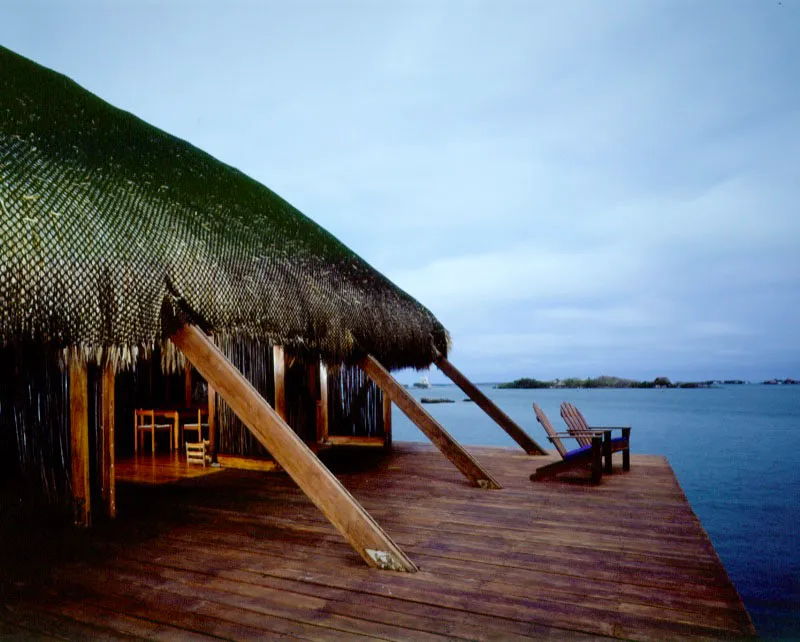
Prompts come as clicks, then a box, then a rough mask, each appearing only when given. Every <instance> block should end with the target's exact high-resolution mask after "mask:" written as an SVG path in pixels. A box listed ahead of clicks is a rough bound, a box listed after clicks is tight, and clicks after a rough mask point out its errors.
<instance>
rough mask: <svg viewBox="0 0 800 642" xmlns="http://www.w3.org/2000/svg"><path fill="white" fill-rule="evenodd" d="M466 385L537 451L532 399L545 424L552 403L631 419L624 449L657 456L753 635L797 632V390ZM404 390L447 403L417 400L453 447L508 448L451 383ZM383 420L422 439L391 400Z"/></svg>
mask: <svg viewBox="0 0 800 642" xmlns="http://www.w3.org/2000/svg"><path fill="white" fill-rule="evenodd" d="M478 387H479V388H480V389H481V391H482V392H483V393H484V394H486V395H487V396H488V397H489V398H490V399H491V400H492V401H494V402H495V403H496V404H497V405H498V406H499V407H500V408H502V409H503V410H504V411H505V412H506V414H508V415H509V416H510V417H511V418H512V419H514V421H516V422H517V423H518V424H519V425H520V426H521V427H522V428H524V429H525V430H526V431H527V432H528V434H529V435H531V437H533V438H534V439H535V440H536V441H538V442H539V443H540V444H541V445H542V446H544V447H545V448H548V449H549V448H552V445H551V444H549V442H547V439H546V436H545V433H544V429H543V428H542V427H541V426H540V425H539V424H538V423H537V422H536V418H535V416H534V414H533V408H532V403H533V402H534V401H535V402H537V403H538V404H539V405H540V406H541V407H542V409H543V410H544V411H545V413H546V414H547V415H548V417H550V420H551V421H552V422H553V424H554V425H556V426H558V425H560V424H562V420H561V416H560V414H559V406H560V404H561V402H562V401H571V402H573V403H575V405H576V406H578V408H579V409H580V410H581V412H582V413H583V414H584V416H585V417H586V419H587V421H588V422H589V423H590V424H591V425H599V426H602V425H606V426H620V425H629V426H632V428H633V430H632V432H631V450H632V452H633V453H646V454H659V455H666V456H667V457H668V458H669V462H670V464H671V465H672V468H673V470H674V471H675V474H676V475H677V477H678V481H679V482H680V485H681V487H682V488H683V490H684V492H685V493H686V496H687V498H688V499H689V502H690V503H691V505H692V508H693V509H694V511H695V513H696V514H697V516H698V517H699V518H700V520H701V522H702V523H703V526H704V528H705V530H706V532H707V533H708V535H709V537H710V538H711V541H712V542H713V544H714V548H715V549H716V551H717V553H718V554H719V556H720V558H721V559H722V562H723V564H724V565H725V568H726V569H727V571H728V575H729V576H730V578H731V579H732V580H733V582H734V584H735V585H736V588H737V590H738V591H739V594H740V595H741V597H742V599H743V600H744V603H745V605H746V607H747V610H748V611H749V613H750V616H751V617H752V619H753V622H754V624H755V626H756V628H757V630H758V632H759V634H760V635H761V636H762V637H763V638H765V639H800V386H798V385H763V384H746V385H729V386H719V387H714V388H701V389H563V388H562V389H552V390H551V389H546V390H503V389H497V388H495V387H494V386H493V385H491V384H485V385H479V386H478ZM410 392H411V393H412V394H413V395H414V396H415V397H416V398H417V399H420V398H421V397H439V398H448V399H453V400H455V401H456V403H440V404H428V405H426V406H425V407H426V409H427V410H428V412H430V414H431V415H433V416H434V417H435V418H436V419H437V420H438V421H439V422H440V423H441V424H442V425H443V426H444V427H445V428H446V429H447V430H448V432H450V433H451V434H452V435H453V436H454V437H455V438H456V439H457V440H458V441H459V442H461V443H462V444H464V445H489V446H508V447H518V446H516V443H515V442H513V441H512V440H511V438H510V437H508V435H506V433H505V432H504V431H503V430H502V429H501V428H499V427H498V426H497V425H496V424H495V423H494V422H492V420H491V419H489V417H487V416H486V415H485V414H484V413H483V412H482V411H481V410H480V408H478V407H477V406H476V405H475V404H474V403H466V402H464V399H465V397H466V395H465V394H464V393H463V392H462V391H461V390H460V389H459V388H457V387H456V386H454V385H434V386H433V387H432V388H429V389H414V388H411V389H410ZM392 423H393V437H394V439H395V440H397V441H424V440H425V437H424V436H423V435H422V433H421V432H420V431H419V429H417V428H416V426H414V425H413V424H412V423H411V422H410V421H409V420H408V419H407V418H406V417H405V415H403V413H402V412H401V411H400V410H398V409H397V408H396V407H395V408H394V410H393V415H392ZM557 429H558V428H557ZM532 468H533V464H532ZM634 472H635V471H634Z"/></svg>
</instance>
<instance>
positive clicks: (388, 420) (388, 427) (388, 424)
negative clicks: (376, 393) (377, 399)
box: [383, 392, 392, 448]
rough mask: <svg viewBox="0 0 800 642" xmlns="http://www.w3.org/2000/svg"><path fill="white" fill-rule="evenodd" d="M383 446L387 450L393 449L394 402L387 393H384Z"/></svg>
mask: <svg viewBox="0 0 800 642" xmlns="http://www.w3.org/2000/svg"><path fill="white" fill-rule="evenodd" d="M383 445H384V447H385V448H391V447H392V400H391V399H389V395H387V394H386V393H385V392H384V393H383Z"/></svg>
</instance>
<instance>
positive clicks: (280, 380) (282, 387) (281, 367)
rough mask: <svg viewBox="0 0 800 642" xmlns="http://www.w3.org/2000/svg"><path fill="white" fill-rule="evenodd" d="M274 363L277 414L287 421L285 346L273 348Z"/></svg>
mask: <svg viewBox="0 0 800 642" xmlns="http://www.w3.org/2000/svg"><path fill="white" fill-rule="evenodd" d="M272 363H273V376H274V379H275V412H277V413H278V416H279V417H280V418H281V419H283V420H284V421H286V352H284V350H283V346H272Z"/></svg>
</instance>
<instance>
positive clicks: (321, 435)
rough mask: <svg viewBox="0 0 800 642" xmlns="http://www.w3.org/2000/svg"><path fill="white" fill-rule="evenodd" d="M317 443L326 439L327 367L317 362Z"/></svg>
mask: <svg viewBox="0 0 800 642" xmlns="http://www.w3.org/2000/svg"><path fill="white" fill-rule="evenodd" d="M317 404H318V405H317V443H318V444H324V443H325V442H326V441H328V367H327V366H326V365H325V364H324V363H322V362H320V364H319V401H317Z"/></svg>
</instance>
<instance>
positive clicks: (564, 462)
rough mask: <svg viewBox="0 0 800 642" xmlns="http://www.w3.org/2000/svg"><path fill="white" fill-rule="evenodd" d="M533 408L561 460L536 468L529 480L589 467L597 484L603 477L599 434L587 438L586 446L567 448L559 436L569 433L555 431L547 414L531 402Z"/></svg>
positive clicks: (566, 435) (601, 442) (565, 435)
mask: <svg viewBox="0 0 800 642" xmlns="http://www.w3.org/2000/svg"><path fill="white" fill-rule="evenodd" d="M533 410H534V412H535V413H536V420H537V421H538V422H539V423H540V424H542V426H543V427H544V430H545V432H546V433H547V438H548V439H549V440H550V441H551V442H552V444H553V445H554V446H555V447H556V450H557V451H558V454H559V455H561V461H556V462H553V463H552V464H547V465H546V466H541V467H540V468H537V469H536V472H534V473H533V474H532V475H531V481H538V480H540V479H544V478H546V477H553V476H554V475H558V474H559V473H564V472H567V471H569V470H573V469H576V468H587V467H589V468H591V471H592V483H593V484H599V483H600V480H601V479H602V477H603V465H602V454H603V453H602V444H603V439H602V437H601V436H600V434H597V435H593V436H592V437H591V438H590V440H589V444H588V445H586V446H581V447H580V448H577V449H575V450H567V449H566V448H565V447H564V444H563V443H562V442H561V437H571V435H570V434H569V433H566V432H562V433H558V432H556V431H555V429H554V428H553V425H552V424H551V423H550V420H549V419H548V418H547V415H545V414H544V411H543V410H542V409H541V408H540V407H539V405H538V404H535V403H534V404H533Z"/></svg>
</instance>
